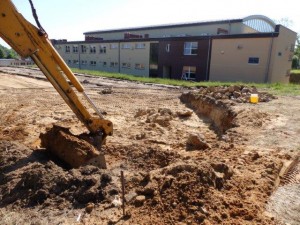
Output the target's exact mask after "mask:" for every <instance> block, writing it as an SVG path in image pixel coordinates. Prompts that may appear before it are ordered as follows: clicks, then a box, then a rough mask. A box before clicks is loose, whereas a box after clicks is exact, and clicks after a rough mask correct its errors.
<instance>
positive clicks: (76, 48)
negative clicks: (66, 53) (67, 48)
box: [73, 45, 78, 53]
mask: <svg viewBox="0 0 300 225" xmlns="http://www.w3.org/2000/svg"><path fill="white" fill-rule="evenodd" d="M77 52H78V46H77V45H73V53H77Z"/></svg>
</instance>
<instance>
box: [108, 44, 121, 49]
mask: <svg viewBox="0 0 300 225" xmlns="http://www.w3.org/2000/svg"><path fill="white" fill-rule="evenodd" d="M118 48H119V47H118V44H116V43H113V44H110V49H118Z"/></svg>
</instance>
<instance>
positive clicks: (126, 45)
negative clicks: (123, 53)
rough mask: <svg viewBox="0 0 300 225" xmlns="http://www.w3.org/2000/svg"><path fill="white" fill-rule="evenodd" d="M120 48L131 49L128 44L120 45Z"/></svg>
mask: <svg viewBox="0 0 300 225" xmlns="http://www.w3.org/2000/svg"><path fill="white" fill-rule="evenodd" d="M122 48H123V49H131V44H130V43H125V44H122Z"/></svg>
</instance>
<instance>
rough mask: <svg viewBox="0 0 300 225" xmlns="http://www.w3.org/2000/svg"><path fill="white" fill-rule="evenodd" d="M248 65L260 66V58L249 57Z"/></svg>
mask: <svg viewBox="0 0 300 225" xmlns="http://www.w3.org/2000/svg"><path fill="white" fill-rule="evenodd" d="M248 63H249V64H259V58H258V57H249V59H248Z"/></svg>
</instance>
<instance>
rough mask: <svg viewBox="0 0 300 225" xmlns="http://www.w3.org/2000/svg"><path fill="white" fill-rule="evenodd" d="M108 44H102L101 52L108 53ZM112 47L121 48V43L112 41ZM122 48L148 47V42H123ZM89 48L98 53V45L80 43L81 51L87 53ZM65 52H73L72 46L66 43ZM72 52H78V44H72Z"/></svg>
mask: <svg viewBox="0 0 300 225" xmlns="http://www.w3.org/2000/svg"><path fill="white" fill-rule="evenodd" d="M107 47H108V46H107V45H100V47H99V53H100V54H105V53H106V49H107ZM109 47H110V49H118V48H119V45H118V44H116V43H112V44H110V45H109ZM121 48H122V49H132V48H135V49H145V48H146V44H145V43H136V44H135V45H134V44H132V43H124V44H121ZM88 49H89V52H90V53H92V54H93V53H94V54H95V53H96V52H97V50H96V46H94V45H90V46H86V45H80V52H81V53H87V51H88ZM65 52H66V53H70V52H71V46H69V45H66V46H65ZM72 52H73V53H78V45H73V46H72Z"/></svg>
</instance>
